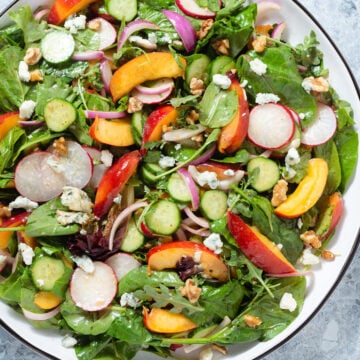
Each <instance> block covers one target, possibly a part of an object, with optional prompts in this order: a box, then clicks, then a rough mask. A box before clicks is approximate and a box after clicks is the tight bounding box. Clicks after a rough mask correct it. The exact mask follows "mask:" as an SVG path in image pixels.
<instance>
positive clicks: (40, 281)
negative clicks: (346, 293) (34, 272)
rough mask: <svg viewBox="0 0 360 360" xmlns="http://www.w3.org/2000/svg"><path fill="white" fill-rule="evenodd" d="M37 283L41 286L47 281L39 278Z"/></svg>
mask: <svg viewBox="0 0 360 360" xmlns="http://www.w3.org/2000/svg"><path fill="white" fill-rule="evenodd" d="M36 284H37V285H38V286H39V287H41V286H44V284H45V281H44V280H43V279H37V280H36Z"/></svg>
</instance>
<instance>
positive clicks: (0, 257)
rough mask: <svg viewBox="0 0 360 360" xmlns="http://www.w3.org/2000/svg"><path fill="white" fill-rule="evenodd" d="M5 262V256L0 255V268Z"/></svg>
mask: <svg viewBox="0 0 360 360" xmlns="http://www.w3.org/2000/svg"><path fill="white" fill-rule="evenodd" d="M6 260H7V256H6V255H1V254H0V266H1V265H3V264H5V262H6Z"/></svg>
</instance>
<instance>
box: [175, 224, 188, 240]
mask: <svg viewBox="0 0 360 360" xmlns="http://www.w3.org/2000/svg"><path fill="white" fill-rule="evenodd" d="M175 235H176V238H177V239H178V240H187V236H186V234H185V231H184V230H183V229H182V228H181V227H179V228H178V229H177V230H176V232H175Z"/></svg>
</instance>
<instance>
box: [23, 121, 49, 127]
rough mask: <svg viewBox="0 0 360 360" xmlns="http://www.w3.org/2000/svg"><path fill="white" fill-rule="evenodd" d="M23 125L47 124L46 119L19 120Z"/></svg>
mask: <svg viewBox="0 0 360 360" xmlns="http://www.w3.org/2000/svg"><path fill="white" fill-rule="evenodd" d="M18 124H19V125H21V126H43V125H45V121H44V120H20V121H19V122H18Z"/></svg>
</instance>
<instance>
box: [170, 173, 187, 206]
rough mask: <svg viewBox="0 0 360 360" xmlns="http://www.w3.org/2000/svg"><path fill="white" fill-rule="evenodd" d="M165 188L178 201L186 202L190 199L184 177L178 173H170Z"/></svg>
mask: <svg viewBox="0 0 360 360" xmlns="http://www.w3.org/2000/svg"><path fill="white" fill-rule="evenodd" d="M167 190H168V193H169V194H170V196H171V197H172V198H173V199H174V200H175V201H178V202H181V203H188V202H190V201H191V194H190V191H189V188H188V186H187V185H186V183H185V181H184V179H183V178H182V177H181V175H180V174H178V173H173V174H171V176H170V178H169V181H168V185H167Z"/></svg>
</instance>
